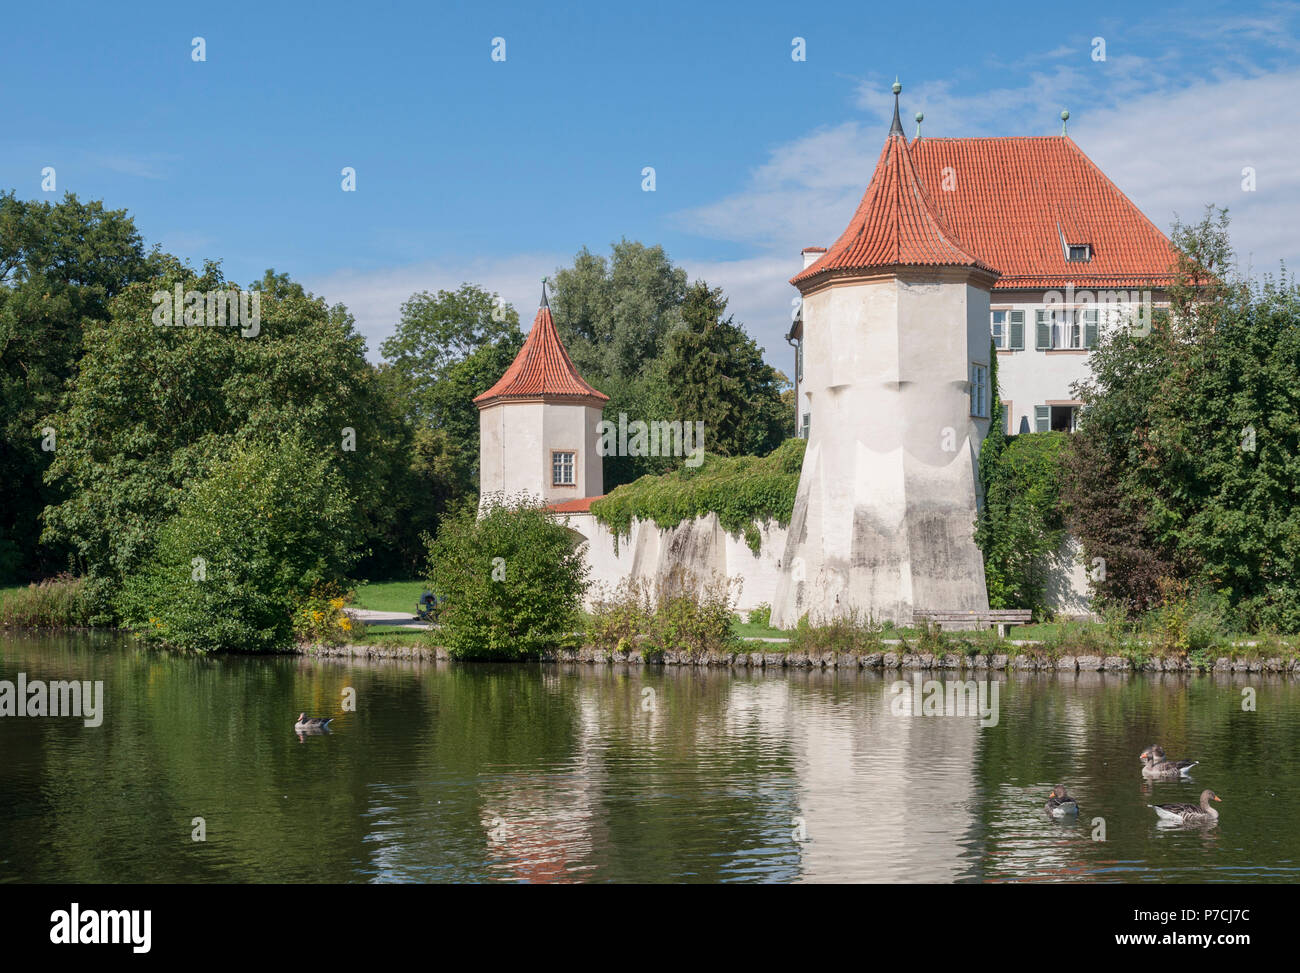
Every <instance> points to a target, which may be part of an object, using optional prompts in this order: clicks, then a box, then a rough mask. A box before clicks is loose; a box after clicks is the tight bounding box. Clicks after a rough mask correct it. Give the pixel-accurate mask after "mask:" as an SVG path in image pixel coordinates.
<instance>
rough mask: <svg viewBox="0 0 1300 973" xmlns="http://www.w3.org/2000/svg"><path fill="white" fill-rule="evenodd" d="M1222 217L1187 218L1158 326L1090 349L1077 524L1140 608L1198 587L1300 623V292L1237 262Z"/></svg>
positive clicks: (1073, 507)
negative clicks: (1237, 269) (1254, 277)
mask: <svg viewBox="0 0 1300 973" xmlns="http://www.w3.org/2000/svg"><path fill="white" fill-rule="evenodd" d="M1227 225H1228V224H1227V216H1226V212H1224V211H1221V210H1220V211H1215V210H1214V209H1213V208H1211V209H1210V210H1208V211H1207V213H1206V215H1205V217H1204V219H1202V221H1201V222H1200V223H1199V224H1196V225H1194V226H1183V225H1179V226H1177V227H1175V230H1174V233H1173V242H1174V244H1175V245H1176V247H1177V248H1178V250H1179V252H1180V261H1179V268H1178V271H1179V273H1178V280H1177V282H1176V283H1175V285H1174V286H1173V287H1172V288H1171V289H1170V307H1169V313H1168V314H1158V315H1156V317H1155V320H1154V322H1153V323H1152V327H1151V328H1150V329H1146V328H1140V329H1129V328H1120V329H1116V330H1115V331H1114V332H1113V333H1112V334H1111V335H1109V336H1108V337H1107V339H1106V340H1104V341H1103V343H1102V345H1101V347H1100V348H1098V349H1097V351H1096V352H1094V354H1093V356H1092V359H1091V366H1092V373H1093V377H1092V379H1091V380H1090V381H1089V382H1086V383H1084V384H1083V385H1082V386H1081V387H1080V390H1079V391H1080V396H1081V398H1082V399H1083V401H1084V403H1085V408H1084V411H1083V414H1082V417H1081V422H1080V430H1079V433H1078V434H1077V435H1076V436H1075V437H1073V439H1072V441H1071V450H1070V455H1069V457H1068V461H1067V462H1068V469H1069V475H1068V476H1067V477H1066V480H1065V483H1066V496H1067V500H1068V501H1069V505H1070V511H1071V526H1072V529H1073V530H1074V531H1075V533H1076V534H1077V535H1078V536H1079V537H1080V539H1081V540H1082V542H1083V544H1084V548H1085V551H1086V554H1087V556H1088V557H1089V558H1096V557H1100V558H1103V559H1104V563H1105V568H1106V570H1105V577H1104V579H1099V581H1098V583H1097V587H1098V589H1099V591H1100V592H1101V593H1102V594H1103V595H1106V596H1108V597H1110V598H1112V599H1114V600H1116V601H1119V602H1121V603H1123V604H1125V605H1126V606H1127V607H1129V608H1130V609H1134V610H1137V609H1141V608H1144V607H1149V606H1151V605H1153V604H1156V603H1158V602H1159V601H1160V591H1161V590H1162V589H1164V590H1170V591H1180V590H1184V589H1186V588H1188V587H1189V586H1190V588H1191V589H1192V590H1193V591H1195V592H1199V593H1202V594H1208V595H1210V596H1212V597H1214V598H1215V599H1217V600H1219V601H1221V602H1226V604H1227V605H1228V606H1229V609H1230V610H1231V611H1232V612H1233V613H1234V614H1235V615H1236V622H1237V623H1238V624H1240V625H1242V626H1245V627H1248V628H1252V629H1259V628H1266V627H1273V628H1280V629H1285V630H1288V631H1297V630H1300V291H1298V290H1297V288H1296V286H1295V285H1294V283H1292V282H1289V281H1288V280H1287V279H1286V278H1285V277H1284V278H1283V279H1282V280H1281V281H1280V282H1274V281H1272V280H1267V279H1266V280H1265V281H1264V282H1263V283H1262V284H1260V285H1252V284H1250V283H1248V282H1246V281H1244V280H1242V279H1240V278H1237V277H1236V276H1235V275H1234V274H1233V273H1232V270H1231V267H1232V259H1231V258H1232V254H1231V247H1230V244H1229V240H1228V233H1227Z"/></svg>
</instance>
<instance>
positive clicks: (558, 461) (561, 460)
mask: <svg viewBox="0 0 1300 973" xmlns="http://www.w3.org/2000/svg"><path fill="white" fill-rule="evenodd" d="M577 457H578V454H577V453H574V452H571V451H569V450H560V449H557V450H555V451H554V452H553V453H551V486H573V485H574V478H573V468H574V466H575V465H576V461H577Z"/></svg>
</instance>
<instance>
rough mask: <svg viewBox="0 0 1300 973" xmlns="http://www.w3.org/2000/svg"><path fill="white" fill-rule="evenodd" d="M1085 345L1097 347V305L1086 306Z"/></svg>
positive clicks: (1084, 322) (1084, 315)
mask: <svg viewBox="0 0 1300 973" xmlns="http://www.w3.org/2000/svg"><path fill="white" fill-rule="evenodd" d="M1083 346H1084V347H1085V348H1096V347H1097V309H1096V308H1095V307H1090V308H1085V309H1084V312H1083Z"/></svg>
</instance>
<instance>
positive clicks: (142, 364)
mask: <svg viewBox="0 0 1300 973" xmlns="http://www.w3.org/2000/svg"><path fill="white" fill-rule="evenodd" d="M174 283H180V284H181V285H182V287H183V288H184V289H185V290H198V291H208V290H215V289H218V288H224V287H225V286H226V284H225V281H224V279H223V278H222V276H221V272H220V268H219V267H218V266H217V265H216V264H213V263H209V264H207V265H205V267H204V270H203V273H202V274H201V275H198V276H195V275H194V274H193V272H192V271H189V270H187V269H186V268H184V267H182V266H181V265H179V264H177V263H175V262H173V263H172V265H170V266H169V267H168V268H167V269H166V271H165V273H164V274H163V275H162V276H160V277H158V278H156V279H155V280H151V281H149V282H142V283H135V284H132V285H130V286H128V287H127V288H125V289H124V290H123V291H122V292H121V293H120V294H118V295H117V296H116V297H114V298H113V299H112V300H111V301H110V304H109V315H108V319H107V320H105V321H95V322H92V323H90V324H89V325H88V326H87V328H86V332H85V349H86V350H85V354H84V356H83V358H82V360H81V364H80V369H79V373H78V375H77V376H76V377H75V379H74V380H73V381H72V383H71V384H70V388H69V392H68V395H67V398H66V402H65V405H64V407H63V408H62V409H61V410H60V411H59V412H57V413H55V414H54V415H52V416H50V417H48V418H47V419H46V420H45V421H46V422H47V423H48V424H49V425H50V426H52V427H54V428H55V429H56V430H57V432H58V436H59V440H58V442H59V448H58V451H57V453H56V454H55V459H54V461H53V463H52V464H51V467H50V469H49V471H48V473H47V479H48V480H49V481H50V482H51V483H53V484H56V485H58V486H59V487H61V488H62V489H63V490H64V491H65V498H64V499H63V500H62V501H61V502H59V503H57V504H55V505H53V506H51V507H50V508H48V509H47V510H46V512H45V520H46V529H45V537H46V538H47V539H48V540H50V541H52V542H54V543H60V544H65V545H67V546H68V547H69V548H70V549H71V550H72V551H73V552H74V555H75V562H76V566H77V568H78V569H79V570H80V571H82V572H85V573H89V574H91V575H92V576H93V577H96V578H105V579H110V580H118V579H121V578H124V577H125V576H127V575H129V574H130V573H131V572H132V571H133V570H134V569H135V568H136V567H137V566H138V565H139V564H140V563H141V562H142V560H143V559H144V558H145V557H146V556H147V555H148V553H149V550H150V548H151V546H152V544H153V542H154V538H155V534H156V531H157V529H158V527H159V526H160V525H161V524H162V523H164V522H165V521H167V520H168V519H170V517H171V515H172V514H173V513H174V512H175V511H176V510H177V509H178V506H179V504H180V502H181V500H182V498H183V497H184V493H185V489H184V486H185V484H186V482H187V481H191V480H194V479H195V478H197V477H200V476H201V475H203V474H204V472H205V471H206V470H207V469H208V468H209V465H210V463H211V462H212V461H213V459H214V458H215V457H218V456H220V455H223V454H224V453H225V451H226V450H227V449H228V448H229V440H231V439H235V440H239V439H255V440H258V441H269V440H275V439H279V438H281V437H290V436H298V437H301V438H302V439H303V441H304V442H306V443H308V444H310V445H311V446H312V447H313V448H314V449H316V450H318V451H319V452H320V453H321V454H322V455H328V456H329V457H330V460H331V463H332V466H333V468H334V469H335V470H336V471H337V472H338V473H339V474H340V475H341V476H342V477H343V480H344V482H345V483H346V484H347V487H348V490H349V492H350V494H351V495H352V496H353V497H354V498H356V503H355V506H354V507H353V510H352V525H351V529H349V530H348V531H347V532H346V536H347V537H348V538H349V540H350V541H352V542H355V543H358V544H362V545H364V544H367V543H370V542H373V541H375V540H376V539H378V538H380V537H382V536H383V534H384V526H385V524H386V523H387V522H389V521H390V520H391V517H392V509H391V506H390V505H389V504H388V502H387V500H386V495H385V494H386V491H385V487H386V486H387V484H388V483H389V482H390V480H391V479H392V478H393V474H394V470H396V469H398V468H400V464H401V463H402V458H401V455H400V453H399V452H398V450H399V449H400V448H401V446H402V434H401V429H400V425H399V423H398V419H397V417H396V416H394V415H392V414H391V412H390V411H389V401H388V399H387V398H386V396H385V394H384V390H383V388H382V387H381V383H380V379H379V376H378V375H377V374H376V371H375V369H374V368H373V367H372V366H370V365H369V364H368V363H367V362H366V360H365V357H364V351H365V347H364V342H363V339H362V338H361V336H360V335H358V334H357V333H356V332H355V330H354V329H353V322H352V318H351V316H350V315H349V314H348V313H347V311H346V309H345V308H343V307H342V306H341V305H339V306H335V307H332V308H331V307H327V306H326V305H325V302H324V301H323V300H321V299H319V298H315V297H312V296H311V295H310V294H307V293H306V292H305V291H303V289H302V287H301V286H299V285H297V284H295V283H293V282H291V281H289V280H288V279H287V278H286V277H285V276H284V275H276V274H275V273H274V272H272V271H268V272H267V274H266V276H265V277H264V278H263V279H262V280H261V281H260V282H258V284H256V285H255V289H256V290H257V291H258V292H259V295H260V298H261V330H260V333H259V334H258V335H257V336H255V337H243V336H242V335H241V331H240V329H238V328H232V327H162V326H158V325H155V324H154V323H153V320H152V312H153V307H154V301H153V295H154V293H155V292H156V291H166V290H170V289H171V287H172V285H173V284H174Z"/></svg>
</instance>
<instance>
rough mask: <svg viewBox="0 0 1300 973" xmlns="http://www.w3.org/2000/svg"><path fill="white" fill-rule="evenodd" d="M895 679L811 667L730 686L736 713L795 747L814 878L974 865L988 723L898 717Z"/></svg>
mask: <svg viewBox="0 0 1300 973" xmlns="http://www.w3.org/2000/svg"><path fill="white" fill-rule="evenodd" d="M925 676H926V677H927V678H931V674H929V673H926V674H925ZM933 677H934V678H939V679H943V678H944V674H943V673H934V674H933ZM958 677H959V674H958V673H956V672H953V673H950V674H947V678H948V679H957V678H958ZM910 681H911V680H910V678H909V679H908V682H909V683H910ZM892 682H894V677H891V676H886V677H885V678H881V677H879V676H877V675H875V674H873V673H860V672H858V671H856V670H853V671H848V672H842V671H840V670H825V671H821V670H812V671H808V672H791V673H789V674H787V675H786V676H784V677H779V676H777V677H774V676H767V677H765V678H764V679H762V680H759V681H756V682H750V683H738V684H737V685H736V687H735V689H734V690H733V692H732V693H731V696H730V700H729V702H730V710H731V712H729V714H728V717H729V719H733V720H737V721H743V722H746V723H749V724H755V723H756V724H757V725H758V727H759V728H760V730H761V732H763V733H766V734H769V735H771V736H773V737H777V738H782V739H784V740H786V741H788V744H789V747H790V749H791V751H792V753H793V754H794V758H795V779H796V789H797V794H796V799H797V807H798V810H797V811H796V812H795V813H796V815H797V816H799V817H801V818H802V819H803V824H804V827H805V828H806V830H807V836H808V841H807V842H806V843H805V844H803V845H802V847H801V851H800V857H801V868H800V875H801V877H802V878H803V879H805V880H810V881H899V882H902V881H912V882H915V881H932V882H941V881H953V880H957V879H960V878H963V877H967V876H968V875H969V873H970V869H971V867H972V863H973V861H974V853H973V852H972V851H971V850H969V849H968V848H967V847H966V844H967V841H968V836H969V834H970V833H971V830H972V827H973V825H974V824H975V813H974V812H975V806H976V784H975V760H976V754H977V743H978V737H979V733H980V725H979V720H978V718H977V717H975V716H969V715H967V716H896V715H893V714H892V713H891V712H890V707H889V700H890V694H889V687H890V685H891V683H892Z"/></svg>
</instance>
